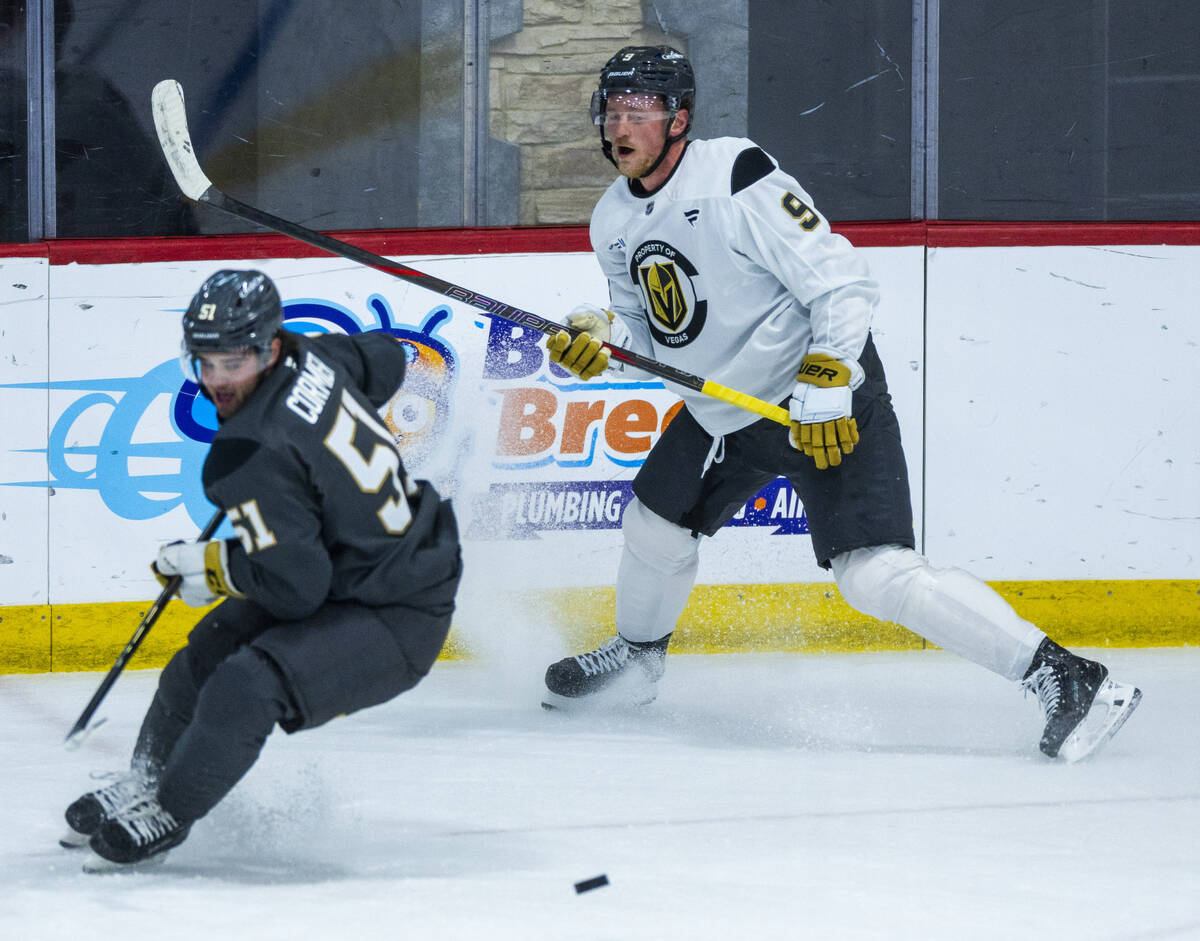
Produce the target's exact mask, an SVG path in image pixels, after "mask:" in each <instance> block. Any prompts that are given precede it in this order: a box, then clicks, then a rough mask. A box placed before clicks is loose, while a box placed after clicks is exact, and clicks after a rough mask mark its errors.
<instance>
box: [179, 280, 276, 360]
mask: <svg viewBox="0 0 1200 941" xmlns="http://www.w3.org/2000/svg"><path fill="white" fill-rule="evenodd" d="M282 326H283V305H282V304H281V303H280V300H279V292H278V291H277V290H276V289H275V284H274V283H273V282H272V281H271V279H270V278H268V277H267V276H266V275H265V274H263V273H262V272H261V271H233V270H229V269H225V270H222V271H218V272H217V273H216V274H214V275H211V276H210V277H209V278H208V279H207V280H205V282H204V283H203V284H202V285H200V290H199V291H197V292H196V295H195V297H193V298H192V301H191V303H190V304H188V308H187V310H186V311H184V314H183V355H184V361H185V365H186V366H187V368H186V369H185V372H189V373H191V372H193V371H194V363H193V362H192V359H193V358H194V357H195V356H196V354H198V353H220V352H231V351H234V350H247V349H249V350H254V351H255V352H256V353H258V355H259V358H260V359H261V361H262V364H263V365H264V366H265V365H266V364H267V362H268V361H269V360H270V354H271V340H272V339H273V338H274V337H275V334H276V333H278V332H279V329H280V328H281V327H282Z"/></svg>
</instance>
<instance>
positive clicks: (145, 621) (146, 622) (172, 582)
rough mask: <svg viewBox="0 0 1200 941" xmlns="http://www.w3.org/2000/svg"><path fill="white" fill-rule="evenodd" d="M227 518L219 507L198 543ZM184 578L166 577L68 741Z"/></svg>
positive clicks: (92, 712)
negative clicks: (164, 584)
mask: <svg viewBox="0 0 1200 941" xmlns="http://www.w3.org/2000/svg"><path fill="white" fill-rule="evenodd" d="M224 518H225V511H224V510H217V512H216V513H214V514H213V518H212V519H210V520H209V521H208V523H207V525H205V527H204V529H203V530H201V531H200V535H199V536H198V537H197V538H196V541H197V542H204V541H205V540H206V539H210V538H212V534H213V533H215V532H216V531H217V527H218V526H220V525H221V521H222V520H223V519H224ZM182 581H183V578H182V577H181V576H179V575H172V576H171V577H170V578H168V579H167V584H166V587H164V588H163V590H162V591H161V592H159V594H158V597H157V598H156V599H154V604H152V605H150V610H149V611H147V612H146V614H145V617H143V618H142V622H141V623H140V624H139V625H138V626H137V630H136V631H134V632H133V636H132V637H130V638H129V643H127V644H126V645H125V649H124V650H122V651H121V652H120V653H119V654H118V655H117V659H116V662H115V663H113V665H112V669H110V670H109V671H108V675H107V676H105V677H104V680H103V681H102V682H101V683H100V686H99V688H98V689H97V690H96V692H95V693H94V694H93V695H92V698H91V700H90V701H89V702H88V704H87V705H86V706H85V707H84V709H83V712H81V713H80V714H79V718H78V719H76V720H75V724H74V725H73V726H72V727H71V731H70V732H68V733H67V737H66V739H65V741H66V743H67V744H68V745H69V744H71V742H72V740H73V739H74V738H75V736H77V735H79V734H80V733H81V732H83V731H84V730H85V729H86V728H87V724H88V722H90V721H91V719H92V716H93V715H95V714H96V710H97V709H99V708H100V703H102V702H103V701H104V697H105V696H107V695H108V691H109V690H110V689H112V687H113V684H114V683H116V682H117V677H118V676H120V675H121V671H122V670H124V669H125V665H126V664H127V663H129V660H130V658H131V657H132V656H133V655H134V654H135V653H137V649H138V647H140V646H141V645H142V641H143V640H145V638H146V635H147V634H148V633H150V628H152V627H153V626H154V622H155V621H157V620H158V616H159V615H160V614H162V610H163V608H165V607H166V606H167V602H168V601H170V600H171V597H172V596H173V595H174V594H175V592H177V591H178V590H179V585H180V583H181V582H182Z"/></svg>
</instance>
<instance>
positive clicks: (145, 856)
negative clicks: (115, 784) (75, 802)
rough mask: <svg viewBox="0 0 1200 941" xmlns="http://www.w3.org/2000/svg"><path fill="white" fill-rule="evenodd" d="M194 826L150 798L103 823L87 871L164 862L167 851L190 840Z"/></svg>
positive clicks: (91, 842)
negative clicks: (176, 817) (177, 818)
mask: <svg viewBox="0 0 1200 941" xmlns="http://www.w3.org/2000/svg"><path fill="white" fill-rule="evenodd" d="M191 828H192V825H191V823H190V822H189V823H185V822H183V821H180V820H176V819H175V818H174V817H172V816H171V814H169V813H168V812H167V811H165V810H163V808H162V807H161V805H160V804H159V803H158V798H156V797H152V796H147V797H144V798H143V799H142V800H141V801H139V802H138V803H136V804H134V805H133V806H131V807H126V808H125V809H124V810H122V811H121V812H120V813H119V814H116V815H114V816H112V817H110V818H109V819H107V820H105V821H104V822H103V823H102V824H100V828H99V829H98V830H97V831H96V832H95V833H93V834H92V838H91V839H90V840H89V841H88V846H90V847H91V849H92V854H93V855H92V857H91V859H89V860H88V861H87V862H86V863H84V866H83V869H84V872H111V871H113V870H117V869H127V868H133V867H135V866H138V865H139V864H144V863H147V862H150V861H153V862H156V863H157V862H161V860H162V859H163V857H164V856H165V854H166V852H167V850H169V849H171V848H172V847H174V846H178V845H179V844H180V843H182V842H183V841H184V840H185V839H187V835H188V831H189V830H191Z"/></svg>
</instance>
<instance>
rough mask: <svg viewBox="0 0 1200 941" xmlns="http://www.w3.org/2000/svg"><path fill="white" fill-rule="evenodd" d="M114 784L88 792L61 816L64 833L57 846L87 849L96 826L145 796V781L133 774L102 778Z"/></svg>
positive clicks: (146, 787) (129, 772) (146, 783)
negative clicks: (64, 818) (64, 820)
mask: <svg viewBox="0 0 1200 941" xmlns="http://www.w3.org/2000/svg"><path fill="white" fill-rule="evenodd" d="M106 777H113V778H115V779H116V780H114V781H113V783H112V784H108V785H106V786H105V787H102V788H99V789H98V790H95V791H89V792H88V793H86V794H84V795H83V796H82V797H80V798H79V799H78V800H76V801H75V802H74V803H72V804H71V806H69V807H68V808H67V810H66V814H65V815H64V816H65V817H66V820H67V832H66V833H64V834H63V835H62V836H61V837H59V840H58V842H59V845H60V846H64V847H66V848H67V849H81V848H82V847H84V846H87V842H88V840H89V839H90V838H91V836H92V834H93V833H95V832H96V831H97V830H99V829H100V825H101V824H102V823H104V821H105V820H108V819H109V818H111V817H114V816H116V815H117V814H119V813H121V812H122V811H123V810H125V809H126V808H128V807H131V806H132V805H134V804H136V803H137V802H138V801H140V800H142V799H143V798H145V797H146V796H148V794H149V790H150V785H149V783H148V782H147V781H146V779H145V777H144V776H142V775H139V774H137V773H135V772H133V771H126V772H124V773H122V774H116V775H106Z"/></svg>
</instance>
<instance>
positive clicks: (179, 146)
mask: <svg viewBox="0 0 1200 941" xmlns="http://www.w3.org/2000/svg"><path fill="white" fill-rule="evenodd" d="M150 103H151V106H152V108H153V111H154V127H155V129H156V130H157V131H158V142H159V144H160V145H161V146H162V152H163V156H164V157H166V158H167V165H168V166H170V168H171V173H173V174H174V175H175V182H176V183H178V184H179V188H180V189H181V190H183V195H184V196H186V197H187V198H188V199H199V198H200V197H201V196H203V195H204V193H205V191H206V190H207V189H208V188H209V187H211V186H212V181H211V180H209V178H208V177H206V176H205V175H204V171H203V170H201V169H200V164H199V162H198V161H197V160H196V154H195V151H193V150H192V138H191V136H190V135H189V134H188V126H187V111H185V110H184V107H183V87H182V86H181V85H180V84H179V83H178V82H177V81H175V80H174V79H172V78H168V79H164V80H163V81H161V82H159V83H158V84H157V85H155V86H154V91H152V92H151V93H150Z"/></svg>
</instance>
